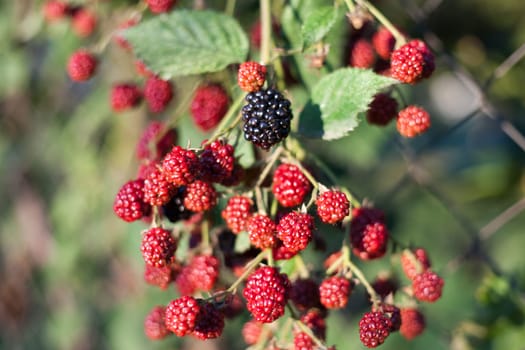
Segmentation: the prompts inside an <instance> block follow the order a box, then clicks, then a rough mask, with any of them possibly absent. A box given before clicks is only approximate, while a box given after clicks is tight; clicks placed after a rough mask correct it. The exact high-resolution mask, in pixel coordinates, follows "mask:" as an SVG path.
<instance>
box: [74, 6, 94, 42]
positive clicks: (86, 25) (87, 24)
mask: <svg viewBox="0 0 525 350" xmlns="http://www.w3.org/2000/svg"><path fill="white" fill-rule="evenodd" d="M97 21H98V20H97V16H96V15H95V14H94V13H93V12H91V11H90V10H87V9H83V8H81V9H79V10H78V11H75V13H74V15H73V18H72V20H71V26H72V27H73V31H74V32H75V34H77V35H78V36H79V37H81V38H85V37H88V36H90V35H91V34H92V33H93V32H94V31H95V28H96V27H97Z"/></svg>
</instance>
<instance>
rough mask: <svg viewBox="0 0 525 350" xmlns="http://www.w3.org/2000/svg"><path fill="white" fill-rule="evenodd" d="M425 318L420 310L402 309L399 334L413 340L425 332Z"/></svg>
mask: <svg viewBox="0 0 525 350" xmlns="http://www.w3.org/2000/svg"><path fill="white" fill-rule="evenodd" d="M425 327H426V322H425V316H424V315H423V314H422V313H421V312H420V311H419V310H418V309H412V308H406V309H401V328H400V329H399V333H401V335H402V336H403V337H404V338H406V339H408V340H412V339H414V338H415V337H417V336H418V335H420V334H421V333H423V331H424V330H425Z"/></svg>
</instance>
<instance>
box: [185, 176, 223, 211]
mask: <svg viewBox="0 0 525 350" xmlns="http://www.w3.org/2000/svg"><path fill="white" fill-rule="evenodd" d="M215 204H217V192H216V191H215V188H213V185H212V184H210V183H208V182H204V181H201V180H196V181H195V182H192V183H191V184H189V185H188V186H186V192H185V194H184V206H185V207H186V208H187V209H188V210H191V211H193V212H196V213H198V212H203V211H206V210H209V209H211V208H212V207H214V206H215Z"/></svg>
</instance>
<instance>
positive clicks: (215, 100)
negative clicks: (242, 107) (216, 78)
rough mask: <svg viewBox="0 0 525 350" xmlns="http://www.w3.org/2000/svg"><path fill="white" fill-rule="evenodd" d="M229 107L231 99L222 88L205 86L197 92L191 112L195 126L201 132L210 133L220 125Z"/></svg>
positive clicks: (215, 85)
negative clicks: (209, 131)
mask: <svg viewBox="0 0 525 350" xmlns="http://www.w3.org/2000/svg"><path fill="white" fill-rule="evenodd" d="M229 105H230V98H229V97H228V94H227V93H226V90H224V88H223V87H222V86H220V85H217V84H213V85H204V86H201V87H199V88H198V89H197V91H195V95H194V96H193V100H192V102H191V106H190V111H191V115H192V117H193V121H194V122H195V124H196V125H197V126H198V127H199V128H200V129H201V130H203V131H208V130H210V129H213V128H214V127H215V126H217V124H219V122H220V121H221V120H222V118H223V117H224V115H226V112H228V107H229Z"/></svg>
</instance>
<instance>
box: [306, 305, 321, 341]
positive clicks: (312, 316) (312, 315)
mask: <svg viewBox="0 0 525 350" xmlns="http://www.w3.org/2000/svg"><path fill="white" fill-rule="evenodd" d="M325 317H326V310H324V311H322V310H319V309H311V310H308V312H307V313H305V314H304V315H302V316H301V322H302V323H304V324H305V325H306V326H307V327H308V328H310V329H311V330H312V332H313V333H314V335H315V336H316V337H317V338H319V339H325V338H326V321H325Z"/></svg>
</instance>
